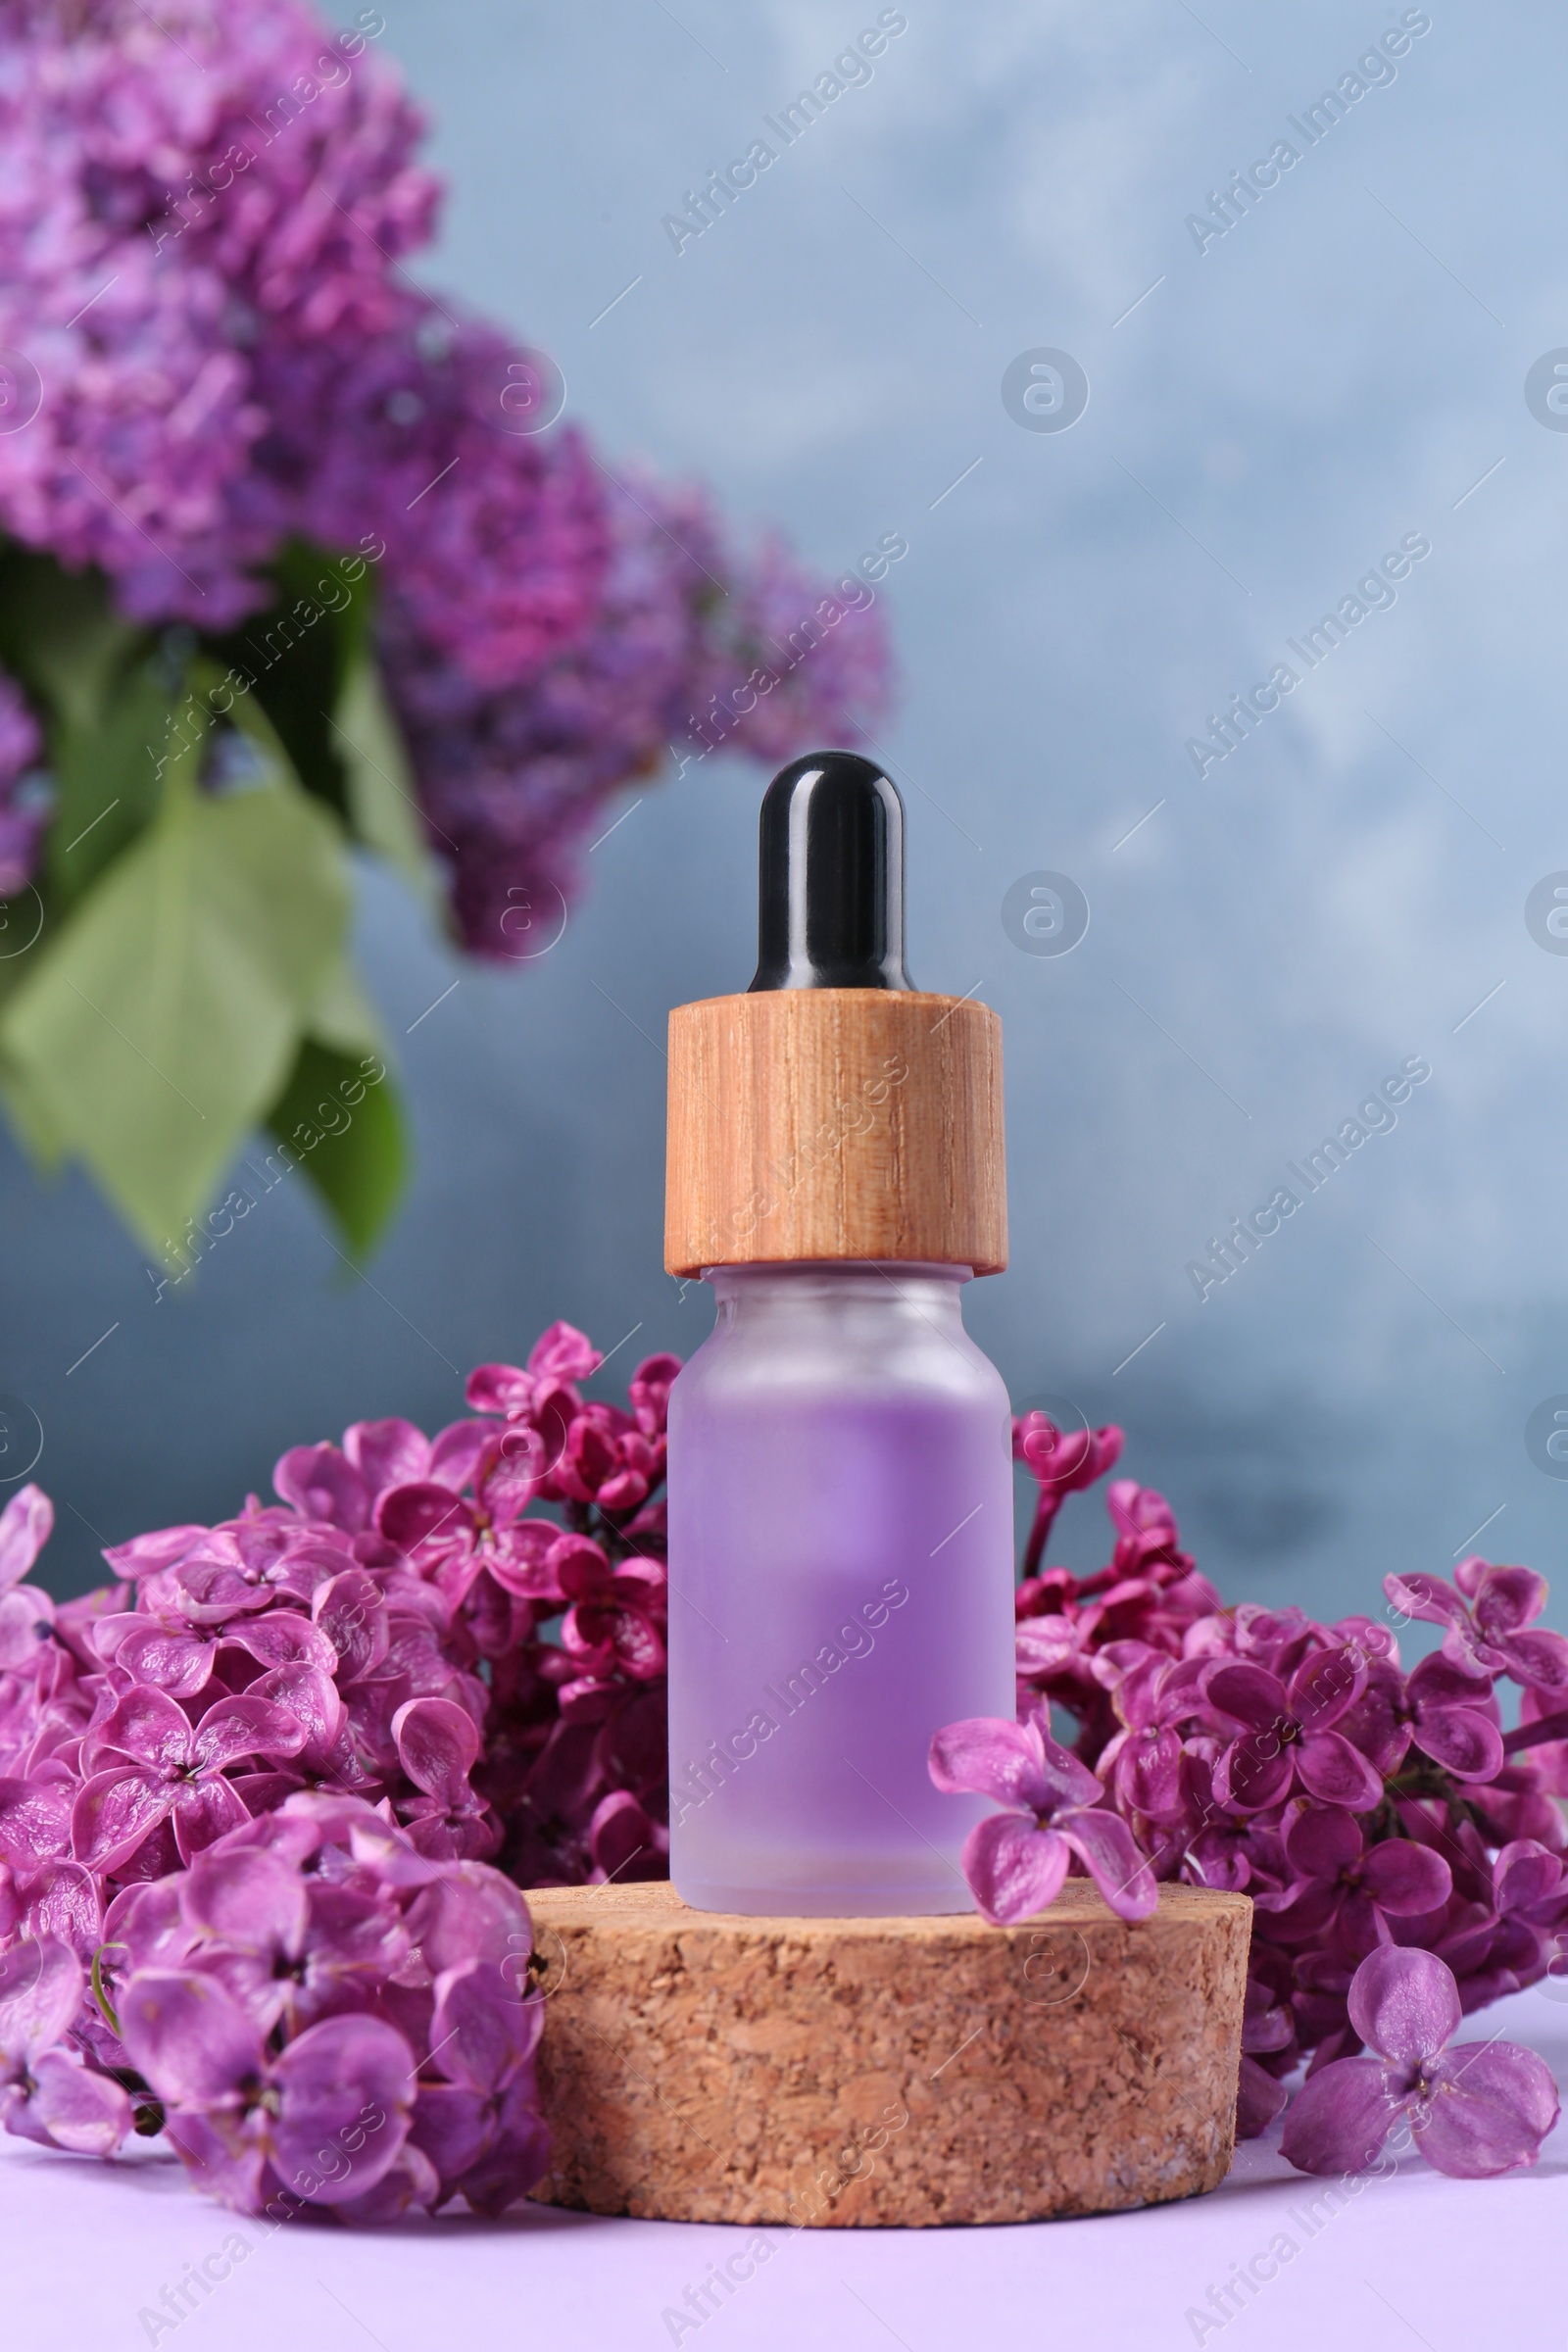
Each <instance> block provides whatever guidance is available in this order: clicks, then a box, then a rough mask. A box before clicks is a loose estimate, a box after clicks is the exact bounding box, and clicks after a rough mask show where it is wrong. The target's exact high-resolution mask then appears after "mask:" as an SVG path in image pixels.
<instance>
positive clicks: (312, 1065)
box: [267, 1037, 409, 1257]
mask: <svg viewBox="0 0 1568 2352" xmlns="http://www.w3.org/2000/svg"><path fill="white" fill-rule="evenodd" d="M377 1070H379V1071H380V1073H381V1075H380V1077H379V1078H377V1077H376V1076H375V1075H374V1073H375V1072H376V1071H377ZM267 1124H268V1126H269V1128H270V1130H271V1132H272V1134H273V1135H275V1136H276V1137H277V1139H278V1142H279V1143H280V1144H283V1145H286V1146H287V1148H288V1150H289V1152H290V1153H291V1155H292V1156H293V1157H294V1160H295V1164H296V1165H297V1166H298V1167H299V1168H300V1169H301V1171H302V1172H303V1173H304V1174H305V1175H306V1176H307V1177H309V1179H310V1181H311V1183H312V1184H313V1185H314V1186H315V1187H316V1189H317V1191H318V1192H319V1194H320V1196H321V1199H322V1200H323V1201H324V1202H325V1203H326V1206H327V1207H328V1209H330V1211H331V1213H332V1216H333V1219H334V1220H335V1222H336V1224H337V1226H338V1229H339V1231H340V1232H341V1233H342V1235H343V1238H344V1240H345V1241H346V1242H347V1243H348V1246H349V1248H350V1250H352V1251H353V1252H354V1254H355V1256H356V1257H363V1256H365V1255H366V1254H367V1253H368V1251H369V1250H370V1249H371V1247H372V1246H373V1244H374V1243H375V1241H376V1240H377V1239H378V1238H379V1236H380V1234H381V1233H382V1231H383V1230H384V1228H385V1226H386V1224H387V1221H388V1219H389V1218H390V1217H391V1215H392V1212H393V1210H394V1208H395V1207H396V1206H397V1203H398V1201H399V1199H400V1197H401V1195H402V1192H403V1187H404V1184H405V1182H406V1180H407V1177H408V1172H409V1145H408V1131H407V1126H406V1122H405V1120H404V1115H403V1108H402V1104H401V1103H400V1102H399V1100H398V1095H397V1090H396V1089H395V1087H394V1086H393V1084H392V1080H391V1078H390V1076H389V1075H388V1074H387V1068H386V1063H385V1061H384V1060H383V1059H382V1058H381V1056H380V1055H379V1054H375V1053H373V1052H372V1053H368V1054H358V1053H354V1052H352V1051H351V1052H347V1053H344V1052H340V1051H339V1050H338V1048H337V1047H335V1046H328V1045H322V1044H320V1043H319V1041H318V1040H317V1039H316V1038H314V1037H309V1038H307V1039H306V1041H305V1043H304V1045H303V1046H302V1047H301V1049H300V1054H299V1059H298V1060H297V1061H296V1062H295V1064H294V1068H293V1071H292V1073H291V1074H290V1077H289V1081H288V1084H287V1086H286V1087H285V1088H284V1090H283V1092H282V1094H281V1095H280V1096H279V1098H278V1100H277V1102H276V1103H274V1104H273V1105H272V1108H271V1109H270V1111H269V1113H268V1115H267Z"/></svg>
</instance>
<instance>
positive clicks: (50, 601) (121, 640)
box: [0, 541, 147, 727]
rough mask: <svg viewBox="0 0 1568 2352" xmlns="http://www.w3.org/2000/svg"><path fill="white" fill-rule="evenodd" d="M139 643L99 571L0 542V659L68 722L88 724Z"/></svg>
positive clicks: (139, 635) (142, 636)
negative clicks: (70, 568)
mask: <svg viewBox="0 0 1568 2352" xmlns="http://www.w3.org/2000/svg"><path fill="white" fill-rule="evenodd" d="M146 643H147V637H146V632H145V631H144V630H142V629H139V628H138V627H137V626H136V624H135V623H134V622H133V621H129V620H125V619H123V618H122V616H121V615H120V614H119V613H116V612H115V610H114V608H113V606H112V605H111V603H110V598H109V583H108V581H107V580H106V579H105V578H104V576H103V574H102V572H99V571H66V570H65V569H64V568H63V567H62V566H61V565H60V564H58V563H57V562H56V560H55V558H54V557H53V556H43V555H38V554H35V553H34V551H33V550H32V549H31V548H26V547H19V546H17V544H16V543H15V541H7V542H6V543H5V544H4V545H3V546H0V660H3V661H4V662H5V665H6V667H7V668H8V669H9V670H11V671H12V672H13V674H14V675H15V676H17V677H19V678H21V679H22V681H23V682H24V684H25V685H27V686H30V687H31V688H32V690H33V692H34V693H35V694H37V695H38V696H39V697H40V698H41V699H42V700H43V701H44V702H46V703H48V704H49V705H51V706H52V708H53V709H54V710H55V711H58V712H59V714H60V716H61V718H62V719H64V720H66V721H67V722H68V723H69V724H70V725H72V726H75V727H86V726H90V725H91V724H92V722H93V720H94V719H95V718H96V717H97V715H98V712H99V711H100V709H101V707H102V705H103V702H104V700H105V697H106V696H107V695H108V693H109V691H110V689H111V686H112V684H113V682H114V679H115V676H116V674H117V672H118V670H119V669H120V667H121V665H122V664H123V662H124V661H125V660H126V658H127V656H128V655H129V653H130V651H131V649H132V648H134V647H135V646H137V645H138V644H141V645H145V644H146Z"/></svg>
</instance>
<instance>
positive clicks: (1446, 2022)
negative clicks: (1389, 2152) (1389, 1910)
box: [1280, 1944, 1558, 2180]
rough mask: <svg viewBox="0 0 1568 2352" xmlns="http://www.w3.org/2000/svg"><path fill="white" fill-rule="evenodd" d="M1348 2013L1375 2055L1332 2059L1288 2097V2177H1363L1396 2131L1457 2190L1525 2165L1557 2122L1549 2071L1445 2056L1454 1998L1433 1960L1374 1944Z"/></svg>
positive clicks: (1461, 2049) (1495, 2044) (1497, 2047)
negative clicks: (1462, 2183) (1399, 2127)
mask: <svg viewBox="0 0 1568 2352" xmlns="http://www.w3.org/2000/svg"><path fill="white" fill-rule="evenodd" d="M1349 2014H1350V2023H1351V2025H1352V2026H1353V2027H1354V2029H1355V2031H1356V2033H1357V2034H1359V2035H1360V2037H1361V2039H1362V2041H1364V2042H1365V2043H1366V2044H1367V2045H1368V2047H1369V2049H1371V2050H1372V2051H1373V2052H1375V2055H1374V2056H1372V2057H1368V2058H1337V2059H1335V2060H1334V2061H1333V2062H1332V2063H1331V2064H1330V2065H1328V2066H1325V2067H1322V2068H1320V2069H1319V2071H1318V2072H1317V2073H1316V2074H1314V2075H1313V2076H1312V2077H1311V2078H1310V2080H1309V2081H1308V2082H1307V2083H1306V2084H1305V2086H1304V2087H1303V2088H1302V2089H1301V2090H1300V2091H1299V2093H1298V2095H1297V2098H1296V2101H1295V2104H1294V2105H1293V2107H1292V2109H1291V2112H1290V2114H1289V2116H1288V2117H1287V2118H1286V2123H1285V2134H1284V2138H1283V2139H1282V2141H1281V2143H1280V2144H1281V2148H1282V2151H1283V2153H1284V2154H1285V2156H1286V2157H1287V2158H1288V2159H1289V2160H1290V2162H1291V2163H1292V2164H1294V2165H1295V2166H1296V2167H1297V2168H1298V2170H1299V2171H1300V2172H1303V2173H1359V2172H1364V2171H1365V2170H1366V2169H1367V2167H1368V2166H1369V2165H1371V2164H1372V2163H1374V2162H1375V2160H1376V2159H1377V2157H1378V2156H1379V2155H1380V2154H1381V2153H1382V2150H1383V2147H1384V2144H1385V2142H1386V2141H1387V2139H1388V2136H1389V2134H1390V2132H1391V2131H1393V2129H1394V2127H1395V2125H1396V2124H1397V2123H1398V2122H1400V2121H1401V2120H1403V2121H1405V2122H1406V2123H1407V2124H1408V2127H1409V2130H1410V2132H1411V2134H1412V2136H1413V2138H1414V2140H1415V2144H1416V2146H1417V2147H1418V2148H1419V2149H1420V2151H1421V2153H1422V2154H1423V2155H1424V2156H1425V2157H1426V2159H1427V2162H1428V2163H1429V2164H1432V2165H1435V2166H1436V2167H1437V2169H1438V2171H1439V2172H1443V2173H1450V2174H1452V2175H1453V2176H1454V2177H1455V2178H1456V2179H1458V2180H1486V2179H1489V2178H1490V2177H1491V2176H1493V2175H1494V2174H1496V2173H1506V2172H1512V2171H1514V2170H1515V2169H1516V2168H1517V2167H1518V2166H1520V2165H1528V2164H1534V2163H1535V2161H1536V2159H1537V2157H1538V2156H1539V2154H1540V2152H1541V2143H1542V2141H1543V2140H1544V2138H1545V2136H1546V2133H1547V2132H1548V2131H1550V2130H1551V2128H1552V2126H1553V2125H1554V2124H1555V2122H1556V2121H1557V2113H1558V2105H1557V2086H1556V2084H1555V2082H1553V2081H1552V2078H1551V2074H1550V2071H1549V2069H1548V2068H1547V2067H1546V2066H1545V2065H1544V2062H1543V2061H1542V2060H1541V2059H1540V2058H1538V2057H1537V2056H1536V2054H1535V2052H1534V2051H1533V2050H1524V2049H1521V2048H1519V2046H1518V2045H1517V2043H1515V2042H1509V2041H1491V2042H1461V2043H1460V2045H1459V2046H1458V2048H1457V2049H1449V2048H1448V2047H1447V2046H1446V2045H1447V2043H1448V2041H1449V2038H1450V2036H1451V2035H1452V2034H1454V2033H1455V2031H1456V2030H1457V2028H1458V2024H1459V2018H1460V2008H1459V1993H1458V1987H1457V1985H1455V1983H1454V1980H1453V1975H1452V1972H1451V1970H1449V1969H1448V1968H1447V1967H1446V1965H1445V1963H1444V1962H1443V1961H1442V1960H1440V1959H1439V1958H1438V1956H1437V1954H1436V1953H1435V1952H1428V1951H1419V1950H1401V1949H1399V1948H1397V1947H1396V1946H1393V1945H1388V1944H1385V1945H1381V1946H1380V1947H1379V1948H1378V1950H1376V1951H1375V1952H1372V1953H1370V1954H1369V1955H1368V1957H1367V1958H1366V1959H1365V1960H1363V1961H1362V1963H1361V1965H1360V1967H1359V1968H1358V1969H1357V1970H1356V1972H1355V1977H1354V1980H1353V1982H1352V1983H1351V1985H1350V1991H1349Z"/></svg>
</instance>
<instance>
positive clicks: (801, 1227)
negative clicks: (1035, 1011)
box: [664, 988, 1007, 1275]
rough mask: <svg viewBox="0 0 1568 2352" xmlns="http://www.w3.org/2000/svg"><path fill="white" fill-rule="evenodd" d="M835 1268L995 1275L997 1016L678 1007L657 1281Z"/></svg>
mask: <svg viewBox="0 0 1568 2352" xmlns="http://www.w3.org/2000/svg"><path fill="white" fill-rule="evenodd" d="M844 1258H856V1259H861V1260H872V1261H881V1262H886V1263H894V1262H901V1261H902V1262H905V1263H914V1264H921V1263H923V1264H927V1265H964V1266H969V1267H971V1268H972V1269H973V1271H974V1272H975V1273H976V1274H997V1273H1000V1272H1001V1271H1002V1269H1003V1268H1004V1267H1005V1264H1006V1262H1007V1202H1006V1178H1005V1160H1004V1142H1003V1105H1002V1023H1001V1021H1000V1020H999V1019H998V1017H997V1015H996V1013H995V1012H993V1011H992V1010H991V1008H990V1006H989V1005H977V1004H974V1003H973V1002H971V1001H970V1000H968V999H966V998H958V997H939V996H930V995H927V994H925V993H924V992H923V991H919V990H908V989H897V990H894V989H876V988H804V989H800V988H797V989H776V990H762V991H759V992H757V993H755V994H750V995H747V996H736V997H710V998H707V999H705V1000H704V1001H703V1002H701V1003H699V1004H695V1005H679V1006H677V1008H676V1009H675V1010H674V1011H673V1012H672V1013H671V1014H670V1016H669V1128H668V1152H667V1161H666V1176H665V1195H664V1263H665V1265H666V1267H667V1268H668V1270H669V1272H670V1273H671V1274H678V1275H692V1274H698V1273H700V1272H701V1271H702V1269H703V1268H704V1267H705V1266H734V1265H760V1264H792V1263H799V1262H802V1261H804V1260H819V1261H825V1260H833V1259H844Z"/></svg>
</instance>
